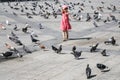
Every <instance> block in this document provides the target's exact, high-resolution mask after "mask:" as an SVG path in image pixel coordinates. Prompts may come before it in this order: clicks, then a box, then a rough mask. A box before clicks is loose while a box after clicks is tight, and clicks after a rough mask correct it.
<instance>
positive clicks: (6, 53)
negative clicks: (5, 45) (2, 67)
mask: <svg viewBox="0 0 120 80" xmlns="http://www.w3.org/2000/svg"><path fill="white" fill-rule="evenodd" d="M2 54H3V56H4V57H5V58H8V57H10V56H12V54H13V52H12V51H7V52H4V53H2Z"/></svg>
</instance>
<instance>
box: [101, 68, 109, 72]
mask: <svg viewBox="0 0 120 80" xmlns="http://www.w3.org/2000/svg"><path fill="white" fill-rule="evenodd" d="M109 71H110V69H108V70H102V71H101V72H109Z"/></svg>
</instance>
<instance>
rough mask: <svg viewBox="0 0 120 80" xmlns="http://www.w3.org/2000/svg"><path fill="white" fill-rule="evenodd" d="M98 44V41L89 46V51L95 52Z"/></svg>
mask: <svg viewBox="0 0 120 80" xmlns="http://www.w3.org/2000/svg"><path fill="white" fill-rule="evenodd" d="M98 45H99V43H97V44H96V45H93V46H90V47H91V49H90V52H95V51H96V49H97V47H98Z"/></svg>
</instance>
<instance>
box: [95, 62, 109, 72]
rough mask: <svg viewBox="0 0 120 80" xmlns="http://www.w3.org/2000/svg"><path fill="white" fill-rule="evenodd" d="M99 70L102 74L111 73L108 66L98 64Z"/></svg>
mask: <svg viewBox="0 0 120 80" xmlns="http://www.w3.org/2000/svg"><path fill="white" fill-rule="evenodd" d="M96 66H97V68H98V69H100V70H101V72H107V71H110V69H109V68H108V66H106V65H104V64H101V63H97V64H96Z"/></svg>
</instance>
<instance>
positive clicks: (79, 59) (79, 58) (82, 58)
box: [75, 58, 86, 60]
mask: <svg viewBox="0 0 120 80" xmlns="http://www.w3.org/2000/svg"><path fill="white" fill-rule="evenodd" d="M75 59H76V60H82V59H86V58H75Z"/></svg>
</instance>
